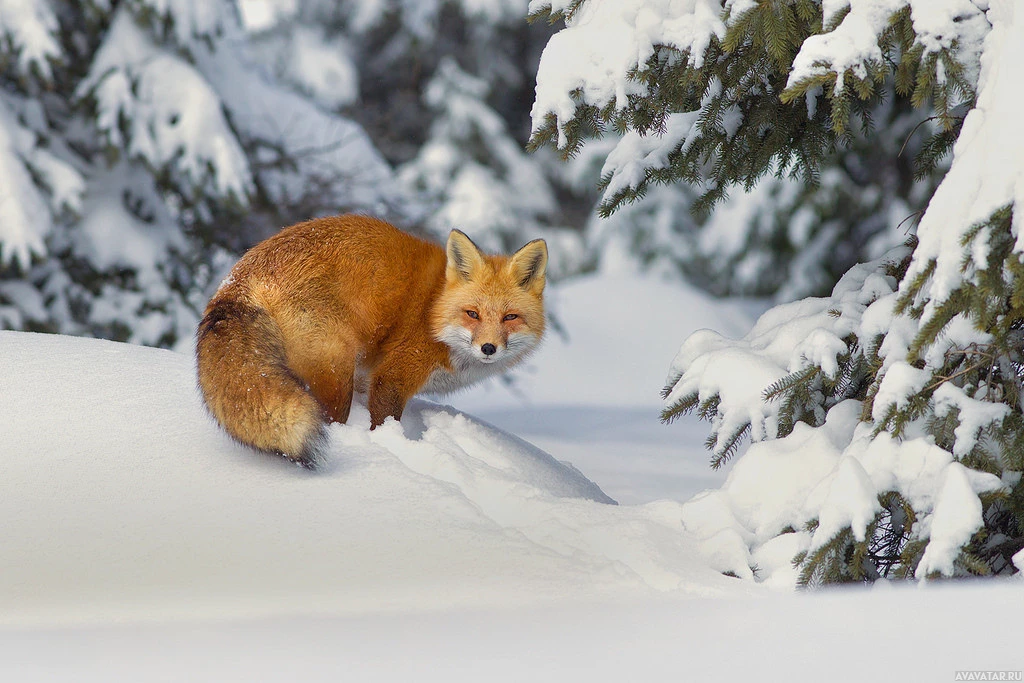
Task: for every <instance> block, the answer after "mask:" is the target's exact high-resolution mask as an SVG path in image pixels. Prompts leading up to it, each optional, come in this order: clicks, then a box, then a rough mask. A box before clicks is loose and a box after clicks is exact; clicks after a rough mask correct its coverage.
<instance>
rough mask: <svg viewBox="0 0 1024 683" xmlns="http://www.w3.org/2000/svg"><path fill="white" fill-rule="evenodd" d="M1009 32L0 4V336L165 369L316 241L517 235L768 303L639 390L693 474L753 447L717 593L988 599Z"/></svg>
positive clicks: (450, 4) (1017, 149)
mask: <svg viewBox="0 0 1024 683" xmlns="http://www.w3.org/2000/svg"><path fill="white" fill-rule="evenodd" d="M990 5H991V6H990ZM1014 5H1015V3H1013V2H1011V1H1010V0H991V2H990V1H989V0H945V1H944V2H941V3H934V2H929V1H928V0H884V1H883V0H845V1H844V0H820V1H818V0H793V1H786V2H783V1H781V0H765V1H763V2H755V1H754V0H725V1H724V2H722V1H721V0H686V1H685V2H680V3H670V2H663V1H661V0H619V1H617V0H582V1H580V0H532V1H530V2H527V0H334V1H327V0H308V1H305V2H300V1H299V0H238V2H231V1H229V0H207V1H202V0H120V1H117V0H83V1H79V2H71V1H65V0H39V1H38V2H34V3H24V2H17V1H16V0H2V1H0V29H2V32H3V34H4V40H3V41H2V42H0V57H2V58H0V78H2V79H3V83H4V87H3V89H2V90H0V177H3V178H4V180H5V182H4V187H3V192H4V194H3V196H2V197H0V326H2V328H4V329H15V330H30V331H43V332H58V333H64V334H73V335H87V336H96V337H105V338H109V339H114V340H120V341H130V342H133V343H139V344H146V345H153V346H164V347H170V348H177V349H179V350H186V349H188V348H189V346H190V343H191V338H192V334H193V331H194V328H195V325H196V323H197V322H198V319H199V317H200V314H201V311H202V308H203V306H204V305H205V303H206V301H207V299H208V298H209V296H210V295H211V294H212V291H213V289H215V287H216V286H217V284H218V283H219V282H220V280H221V279H222V278H223V276H224V275H225V273H226V271H227V269H229V268H230V266H231V265H232V264H233V262H234V260H235V259H236V258H237V257H238V256H239V255H240V254H241V253H242V252H243V251H244V250H245V249H246V248H247V247H249V246H251V245H252V244H254V243H256V242H257V241H259V240H261V239H263V238H265V237H267V236H268V235H270V234H272V233H273V232H274V231H276V230H277V229H279V228H280V227H282V226H285V225H288V224H291V223H294V222H297V221H299V220H304V219H306V218H309V217H311V216H316V215H323V214H333V213H340V212H345V211H362V212H368V213H372V214H374V215H378V216H381V217H383V218H386V219H388V220H391V221H393V222H395V223H396V224H398V225H400V226H402V227H404V228H406V229H409V230H411V231H413V232H419V233H421V234H432V235H434V236H437V237H443V236H444V235H446V234H447V232H448V230H449V229H450V228H452V227H459V228H460V229H462V230H465V231H466V232H467V233H469V234H470V235H472V236H473V237H474V239H476V240H477V241H478V243H480V244H481V246H483V247H485V248H487V249H490V250H508V249H512V248H515V247H517V246H519V245H521V244H522V243H524V242H525V241H527V240H530V239H534V238H537V237H543V238H545V239H547V240H548V242H549V248H550V252H551V254H552V262H551V266H550V268H551V277H552V279H553V280H554V281H556V282H557V281H559V280H566V279H569V278H572V277H573V276H578V275H580V274H583V273H588V272H594V271H601V272H612V271H615V272H621V271H628V272H637V271H643V272H647V273H653V274H656V275H657V276H659V277H663V278H666V279H670V280H677V281H681V282H686V283H688V284H689V285H691V286H694V287H697V288H700V289H702V290H705V291H706V292H708V293H711V294H713V295H716V296H757V297H765V298H767V299H768V300H770V301H771V302H772V303H773V304H777V305H778V307H777V308H774V309H772V310H770V311H769V312H768V313H766V314H765V316H764V317H763V318H762V319H761V321H759V323H758V325H757V326H755V328H754V330H753V331H752V332H751V333H750V334H749V335H747V337H745V338H744V339H742V340H727V339H724V338H723V337H721V336H717V335H715V334H713V333H707V334H703V333H701V334H698V335H694V336H693V337H691V338H690V339H689V340H687V342H686V344H684V346H683V348H682V350H681V351H680V354H679V356H678V357H677V358H676V361H675V362H674V363H673V365H672V368H673V371H672V376H671V377H670V379H671V381H670V382H669V386H667V387H666V391H665V395H666V405H665V418H666V419H672V418H674V417H675V416H677V415H679V414H682V413H685V412H690V411H696V412H697V413H698V414H700V415H701V416H702V417H704V418H706V419H708V420H709V421H710V422H711V432H712V434H711V438H710V439H709V442H708V446H709V448H710V449H711V451H712V459H713V462H714V463H716V464H721V463H724V462H725V461H727V460H729V459H730V458H732V457H733V456H734V455H735V454H736V453H737V452H738V450H739V449H741V448H747V447H746V446H745V445H744V444H746V443H749V442H750V441H753V442H754V445H753V446H751V447H749V449H748V450H744V451H743V453H744V454H743V462H745V463H748V465H747V466H746V467H745V468H741V467H739V466H737V472H736V476H735V477H734V479H733V480H732V487H731V489H730V488H729V487H728V486H727V487H726V489H725V490H724V491H723V492H721V493H720V494H719V495H720V497H722V498H723V499H724V500H725V502H724V504H723V505H724V507H723V509H731V510H733V511H735V510H737V509H741V508H743V506H744V504H745V503H750V501H751V498H750V496H751V495H752V494H751V493H750V490H751V489H749V488H748V489H744V490H743V491H742V492H741V490H740V489H741V488H742V486H741V484H744V483H746V484H750V483H751V482H753V481H754V480H755V479H756V478H757V477H755V473H756V474H757V475H758V476H760V477H763V476H764V473H765V472H766V471H768V472H769V473H770V474H771V475H772V477H773V478H772V479H771V481H773V482H776V483H778V482H779V481H781V484H780V485H781V487H782V490H783V493H782V494H778V496H777V497H776V499H775V501H776V503H777V505H776V506H775V507H774V508H771V506H770V505H769V506H767V507H765V506H763V505H762V506H761V507H760V508H758V512H757V513H756V514H753V513H752V516H751V517H749V518H746V519H738V518H732V517H729V516H728V515H725V516H722V515H717V514H716V515H711V516H710V517H709V519H710V518H713V519H714V520H715V524H717V525H718V527H715V529H710V528H709V531H708V532H709V533H711V532H712V531H716V530H717V531H721V530H722V529H725V528H729V529H732V530H733V531H734V532H735V536H736V538H737V539H739V540H738V541H737V547H738V550H737V552H738V553H739V554H738V555H737V554H736V553H733V554H730V555H729V557H730V558H731V559H730V560H729V562H730V563H731V564H729V566H728V567H727V568H723V571H728V572H730V573H732V574H735V575H739V576H746V575H753V573H752V572H753V570H752V569H751V567H752V566H754V565H756V562H755V561H754V560H753V559H752V558H754V557H756V556H757V555H758V553H763V552H764V548H766V547H769V546H770V547H771V548H773V549H775V552H783V553H784V554H786V555H787V556H789V557H795V558H797V563H798V564H799V566H800V567H802V573H801V580H802V581H803V582H805V583H816V582H833V581H863V580H867V581H871V580H875V579H877V578H879V577H909V576H917V577H919V578H926V577H929V576H938V575H946V576H951V575H963V574H993V573H995V574H999V573H1010V572H1015V571H1017V569H1018V568H1019V567H1020V566H1021V564H1022V563H1024V556H1022V555H1021V554H1020V552H1019V551H1020V550H1021V548H1022V547H1024V489H1022V487H1021V486H1020V471H1021V469H1024V437H1021V434H1022V432H1024V430H1022V427H1024V421H1022V418H1021V415H1022V413H1021V397H1022V388H1021V381H1020V379H1021V369H1020V368H1021V364H1022V363H1024V358H1022V357H1021V336H1020V330H1021V329H1022V328H1024V315H1022V312H1024V285H1022V284H1021V283H1022V282H1024V280H1021V277H1022V276H1024V260H1022V258H1021V256H1020V252H1021V251H1022V250H1024V247H1022V245H1021V244H1020V243H1019V242H1020V239H1019V232H1018V230H1017V228H1018V227H1019V218H1018V217H1017V216H1018V213H1017V212H1016V202H1017V201H1019V200H1020V199H1021V197H1022V195H1024V190H1022V189H1021V188H1022V187H1024V180H1022V174H1021V171H1020V169H1021V168H1024V163H1022V162H1021V161H1019V159H1020V158H1022V157H1024V145H1022V144H1021V140H1022V138H1021V133H1020V130H1019V129H1020V127H1019V126H1016V125H1014V124H1012V123H1010V121H1012V118H1013V112H1015V111H1019V109H1020V107H1019V106H1018V105H1019V104H1020V102H1017V101H1016V100H1015V99H1014V98H1015V97H1017V91H1019V87H1017V84H1019V83H1020V82H1022V81H1021V80H1020V77H1021V76H1022V75H1024V71H1022V70H1021V67H1020V66H1019V65H1020V64H1021V63H1024V61H1022V60H1020V59H1017V57H1020V56H1021V55H1020V51H1021V48H1020V45H1024V41H1021V40H1018V39H1020V38H1022V37H1024V17H1016V16H1015V14H1014V13H1015V9H1016V8H1015V6H1014ZM527 15H530V16H531V17H532V18H533V19H534V21H532V22H527V21H526V17H527ZM542 53H543V55H544V59H543V60H542ZM1013 64H1016V65H1017V66H1011V65H1013ZM1015 79H1016V80H1015ZM986 86H988V90H986ZM1017 99H1020V98H1019V97H1017ZM979 112H980V113H979ZM972 116H973V117H974V118H973V119H972V118H971V117H972ZM964 131H967V132H968V133H969V134H970V136H971V140H973V141H975V142H977V144H975V145H973V146H968V145H967V144H966V143H964V144H963V145H962V146H961V147H958V148H957V151H956V153H955V154H951V151H952V150H953V149H954V143H956V142H957V140H958V137H961V138H962V137H963V135H964ZM528 147H529V148H530V149H531V150H532V151H529V152H528V151H527V148H528ZM961 158H962V159H964V161H963V162H962V163H960V165H959V167H958V165H957V162H958V161H959V160H960V159H961ZM1015 159H1017V160H1016V161H1015ZM958 168H959V169H960V170H958ZM947 174H948V176H947ZM947 177H949V178H954V179H955V180H956V182H948V183H943V182H942V181H943V179H944V178H947ZM944 188H945V189H944ZM926 208H927V210H926ZM856 264H865V265H861V266H857V265H856ZM806 297H818V298H814V299H808V298H806ZM791 302H792V303H791ZM556 313H557V311H556ZM659 313H664V312H659ZM671 314H672V315H685V314H686V312H685V311H677V312H671ZM679 341H680V342H682V341H683V340H679ZM669 360H671V359H665V362H666V366H667V365H668V361H669ZM815 439H817V440H818V441H815ZM809 440H810V441H811V442H814V443H816V444H817V445H815V446H814V447H813V448H812V447H809V446H808V445H807V444H808V442H809ZM818 442H820V443H818ZM779 454H782V455H781V456H780V455H779ZM783 456H784V457H789V456H792V458H793V459H792V460H790V461H788V462H789V463H790V464H789V465H788V467H790V470H788V471H790V474H789V475H787V476H783V475H782V474H780V472H783V470H785V468H781V469H780V466H779V462H780V457H783ZM908 463H909V464H908ZM773 468H774V469H773ZM744 476H746V477H748V478H747V479H744ZM729 496H732V498H731V499H730V498H729ZM787 496H788V497H787ZM755 498H756V496H755ZM741 499H742V500H741ZM783 499H784V500H783ZM780 501H781V502H780ZM719 502H721V501H719ZM705 503H706V504H707V505H713V504H714V501H713V500H711V499H706V500H705ZM751 504H752V503H751ZM748 507H749V505H748ZM769 508H771V509H769ZM712 526H714V525H712ZM779 549H782V550H779ZM737 557H739V558H740V559H739V560H735V558H737ZM737 564H738V565H743V566H745V567H746V569H744V568H743V566H734V565H737Z"/></svg>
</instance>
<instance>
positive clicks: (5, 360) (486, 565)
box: [0, 332, 754, 624]
mask: <svg viewBox="0 0 1024 683" xmlns="http://www.w3.org/2000/svg"><path fill="white" fill-rule="evenodd" d="M0 345H2V346H3V349H4V353H3V356H2V360H0V396H3V408H2V410H0V433H2V434H3V435H4V439H3V446H2V457H0V480H2V481H3V482H4V489H5V494H4V496H3V497H2V500H0V516H2V518H3V519H4V520H5V524H4V525H3V530H2V532H0V544H2V546H3V548H4V552H3V553H0V576H3V577H4V580H3V581H2V582H0V615H2V616H0V622H6V623H7V624H29V623H37V624H42V623H51V624H52V623H73V622H82V621H110V620H120V619H130V620H138V619H147V620H150V619H166V618H185V617H187V618H196V617H200V618H221V617H252V616H259V615H272V614H310V613H323V614H360V613H368V612H378V613H380V612H405V611H418V610H431V609H439V608H448V609H458V608H467V607H472V608H487V607H502V606H528V605H540V604H546V603H550V602H556V601H567V600H568V601H573V600H586V599H595V598H597V599H614V600H618V599H630V598H638V597H644V596H651V595H676V596H679V595H704V596H712V595H720V594H736V593H737V591H739V592H744V591H745V590H754V588H753V587H752V586H750V585H749V584H746V583H744V584H741V583H740V582H738V581H737V580H736V579H732V578H728V577H725V576H723V575H721V574H720V573H718V572H717V571H715V570H714V569H711V568H709V567H708V566H707V565H706V564H705V563H704V562H703V561H702V560H701V559H699V556H698V553H697V552H696V545H697V540H696V539H695V538H693V537H691V536H689V535H688V534H687V532H686V531H685V530H684V529H683V527H682V525H681V523H680V519H681V514H680V509H681V506H680V505H679V504H676V503H664V502H663V503H652V504H649V505H645V506H638V507H629V506H616V505H612V504H610V503H612V502H613V501H611V499H609V498H608V497H607V496H605V495H604V494H603V493H602V492H601V490H600V488H598V486H597V485H596V484H594V483H592V482H591V481H589V480H588V479H587V478H586V477H584V476H583V475H582V474H581V473H580V472H578V471H577V470H575V469H574V468H572V467H571V466H569V465H565V464H563V463H560V462H558V461H556V460H555V459H553V458H552V457H551V456H549V455H547V454H546V453H544V452H543V451H540V450H539V449H537V448H535V447H533V446H531V445H529V444H527V443H526V442H524V441H522V440H520V439H517V438H515V437H513V436H510V435H508V434H505V433H503V432H501V431H499V430H498V429H496V428H494V427H491V426H489V425H487V424H484V423H481V422H478V421H476V420H474V419H472V418H470V417H468V416H466V415H463V414H461V413H459V412H457V411H455V410H454V409H451V408H446V407H442V406H438V405H435V404H432V403H429V402H426V401H420V400H416V401H413V402H412V403H410V405H409V407H408V410H407V416H406V418H405V419H404V421H403V422H402V423H401V424H399V423H396V422H393V421H389V422H388V423H385V424H384V425H383V426H382V427H381V428H379V429H377V430H375V431H373V432H370V431H369V430H368V429H367V426H368V423H369V417H368V415H367V413H366V410H365V407H363V406H358V405H357V406H354V410H353V418H352V420H351V422H350V424H348V425H335V426H333V427H332V432H331V436H332V439H333V444H332V445H333V450H332V453H331V456H332V457H331V460H330V462H329V464H328V466H327V468H326V471H324V472H319V473H315V474H313V473H308V472H306V471H305V470H302V469H300V468H297V467H295V466H293V465H291V464H289V463H287V462H286V461H284V460H283V459H277V458H271V457H266V456H260V455H256V454H254V453H252V452H251V451H249V450H248V449H246V448H244V447H242V446H239V445H237V444H235V443H234V442H232V441H231V440H230V439H229V438H228V437H227V436H225V435H224V434H223V433H222V432H221V431H220V429H219V428H218V427H217V426H216V425H215V424H214V423H213V422H212V421H211V420H210V419H209V418H208V417H207V416H206V415H205V411H204V410H203V408H202V406H201V404H200V401H199V398H198V395H197V392H196V390H195V388H194V383H195V380H194V374H193V372H194V371H193V364H192V360H191V358H189V357H188V356H184V355H180V354H176V353H173V352H169V351H161V350H157V349H149V348H142V347H135V346H129V345H125V344H116V343H112V342H104V341H97V340H88V339H79V338H72V337H59V336H51V335H37V334H27V333H16V332H0Z"/></svg>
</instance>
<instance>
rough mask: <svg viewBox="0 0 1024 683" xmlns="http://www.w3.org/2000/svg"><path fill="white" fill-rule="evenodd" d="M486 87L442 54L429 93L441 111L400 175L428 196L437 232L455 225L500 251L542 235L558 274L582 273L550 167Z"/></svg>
mask: <svg viewBox="0 0 1024 683" xmlns="http://www.w3.org/2000/svg"><path fill="white" fill-rule="evenodd" d="M488 90H489V86H488V84H487V83H486V82H485V81H484V80H483V79H481V78H477V77H475V76H472V75H470V74H467V73H466V72H465V71H463V70H462V69H460V68H459V66H458V64H457V63H456V62H455V60H454V59H452V58H447V59H443V60H442V61H441V63H440V64H439V65H438V69H437V72H436V73H435V75H434V78H433V79H432V80H431V81H430V82H429V83H428V84H427V87H426V91H425V92H424V95H423V96H424V99H425V100H426V102H427V104H428V105H429V106H430V107H431V109H433V110H434V111H435V113H436V117H435V119H434V122H433V124H432V125H431V129H430V133H429V137H428V139H427V141H426V143H425V144H424V145H423V147H422V148H420V151H419V153H418V154H417V155H416V157H415V158H414V159H412V160H411V161H410V162H409V163H407V164H405V165H404V166H402V167H401V168H400V169H399V178H400V179H401V180H402V181H404V182H405V183H406V185H407V186H409V187H410V189H411V190H413V191H414V192H418V193H421V194H422V196H423V197H424V199H425V201H426V202H427V205H428V207H430V209H431V213H430V215H429V217H428V219H427V226H428V228H429V229H430V230H431V232H433V233H434V234H435V235H437V236H444V235H447V234H448V231H449V230H451V229H452V228H453V227H457V228H459V229H460V230H463V231H465V232H467V233H468V234H470V235H472V236H473V239H474V241H476V243H477V244H478V245H479V246H480V247H481V248H483V249H485V250H487V251H491V252H495V253H511V252H513V251H515V250H516V249H518V248H519V247H520V246H522V245H523V244H524V243H526V242H528V241H530V240H532V239H538V238H544V239H546V240H548V242H549V253H551V254H552V255H553V256H554V258H552V259H551V261H550V263H549V268H550V270H551V276H552V277H553V278H556V279H557V278H558V277H560V276H564V275H565V274H566V273H571V272H574V271H579V270H580V267H581V263H579V262H578V261H575V260H574V259H579V257H580V256H581V255H582V252H583V248H582V241H581V240H580V233H579V231H574V230H571V229H570V228H567V227H560V226H559V225H558V220H559V217H560V213H559V210H558V202H557V199H556V194H555V190H554V188H553V187H552V185H551V183H550V180H549V178H548V177H547V176H546V174H545V172H544V167H543V166H541V165H540V164H538V163H536V160H535V159H534V158H531V157H528V156H527V154H526V152H525V150H524V149H523V147H522V145H520V144H519V143H518V142H517V141H516V140H515V139H514V138H513V137H512V136H511V135H510V133H509V131H508V128H507V127H506V125H505V122H504V120H503V119H502V118H501V116H499V115H498V113H497V112H495V111H494V110H493V109H491V108H490V107H489V106H487V103H486V101H485V100H486V95H487V92H488Z"/></svg>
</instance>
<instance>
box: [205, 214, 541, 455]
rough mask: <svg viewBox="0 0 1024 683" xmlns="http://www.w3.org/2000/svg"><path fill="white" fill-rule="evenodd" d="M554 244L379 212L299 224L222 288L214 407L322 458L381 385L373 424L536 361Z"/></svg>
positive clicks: (236, 426) (212, 375)
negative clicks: (528, 359)
mask: <svg viewBox="0 0 1024 683" xmlns="http://www.w3.org/2000/svg"><path fill="white" fill-rule="evenodd" d="M546 266H547V247H546V245H545V244H544V241H543V240H534V241H533V242H530V243H529V244H527V245H526V246H524V247H523V248H522V249H520V250H519V251H517V252H516V253H515V254H514V255H512V256H491V255H487V254H484V253H483V252H481V251H480V250H479V249H478V248H477V246H476V245H475V244H473V242H472V241H471V240H470V239H469V238H468V237H467V236H466V235H464V234H463V233H461V232H459V231H458V230H453V231H452V233H451V235H450V236H449V238H448V243H447V248H446V249H443V248H441V247H440V246H438V245H436V244H432V243H430V242H426V241H424V240H421V239H418V238H416V237H413V236H411V235H408V234H406V233H403V232H401V231H399V230H398V229H397V228H395V227H394V226H392V225H389V224H388V223H385V222H383V221H379V220H376V219H373V218H369V217H366V216H356V215H347V216H335V217H330V218H320V219H316V220H311V221H307V222H305V223H300V224H298V225H293V226H291V227H289V228H285V229H284V230H282V231H281V232H280V233H278V234H277V235H274V236H273V237H271V238H269V239H267V240H265V241H264V242H261V243H260V244H257V245H256V246H255V247H253V248H252V249H250V250H249V251H248V252H247V253H246V254H245V255H244V256H243V257H242V258H241V260H239V261H238V263H237V264H236V265H235V267H234V269H233V270H232V271H231V274H230V275H229V276H228V278H227V279H226V280H225V281H224V283H223V284H221V286H220V289H219V290H218V291H217V293H216V294H215V295H214V297H213V298H212V299H211V300H210V303H209V305H208V306H207V307H206V312H205V315H204V317H203V320H202V322H200V324H199V330H198V333H197V343H196V358H197V365H198V368H197V369H198V376H199V387H200V389H201V391H202V394H203V398H204V400H205V402H206V405H207V407H208V408H209V410H210V412H211V413H212V414H213V416H214V417H215V418H216V419H217V421H218V422H220V424H221V425H223V427H224V429H226V430H227V432H228V433H229V434H230V435H231V436H233V437H234V438H235V439H237V440H239V441H241V442H243V443H245V444H248V445H249V446H252V447H254V448H257V449H259V450H262V451H268V452H274V453H280V454H282V455H284V456H286V457H288V458H290V459H292V460H294V461H295V462H298V463H300V464H302V465H304V466H307V467H311V468H315V467H316V465H317V464H318V461H319V460H320V459H321V458H322V454H323V449H324V447H325V444H326V426H327V425H328V424H329V423H330V422H331V421H333V422H345V421H346V420H347V419H348V415H349V409H350V407H351V404H352V392H353V389H354V387H356V386H357V385H365V386H360V387H359V388H360V390H363V389H364V388H365V389H368V392H369V398H368V405H369V410H370V422H371V429H372V428H373V427H376V426H377V425H380V424H381V423H382V422H383V421H384V420H385V419H386V418H387V417H388V416H392V417H394V418H396V419H400V418H401V417H402V410H403V409H404V408H405V404H406V402H407V401H408V400H409V398H411V397H412V396H413V395H414V394H416V393H418V392H420V391H427V392H432V393H448V392H450V391H454V390H456V389H459V388H461V387H463V386H466V385H467V384H470V383H472V382H474V381H477V380H479V379H482V378H484V377H487V376H489V375H493V374H496V373H499V372H501V371H503V370H505V369H506V368H508V367H510V366H511V365H513V364H515V363H517V362H518V361H520V360H522V358H523V357H525V355H526V354H528V353H529V352H530V351H531V350H532V349H533V348H534V347H535V346H536V345H537V343H538V342H539V341H540V338H541V335H542V334H543V332H544V304H543V291H544V284H545V269H546Z"/></svg>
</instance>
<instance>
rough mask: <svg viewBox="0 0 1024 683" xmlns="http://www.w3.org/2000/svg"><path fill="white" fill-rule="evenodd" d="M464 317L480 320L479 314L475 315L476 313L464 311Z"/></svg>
mask: <svg viewBox="0 0 1024 683" xmlns="http://www.w3.org/2000/svg"><path fill="white" fill-rule="evenodd" d="M466 315H468V316H469V317H470V318H472V319H473V320H479V319H480V314H479V313H477V312H476V311H466Z"/></svg>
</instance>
